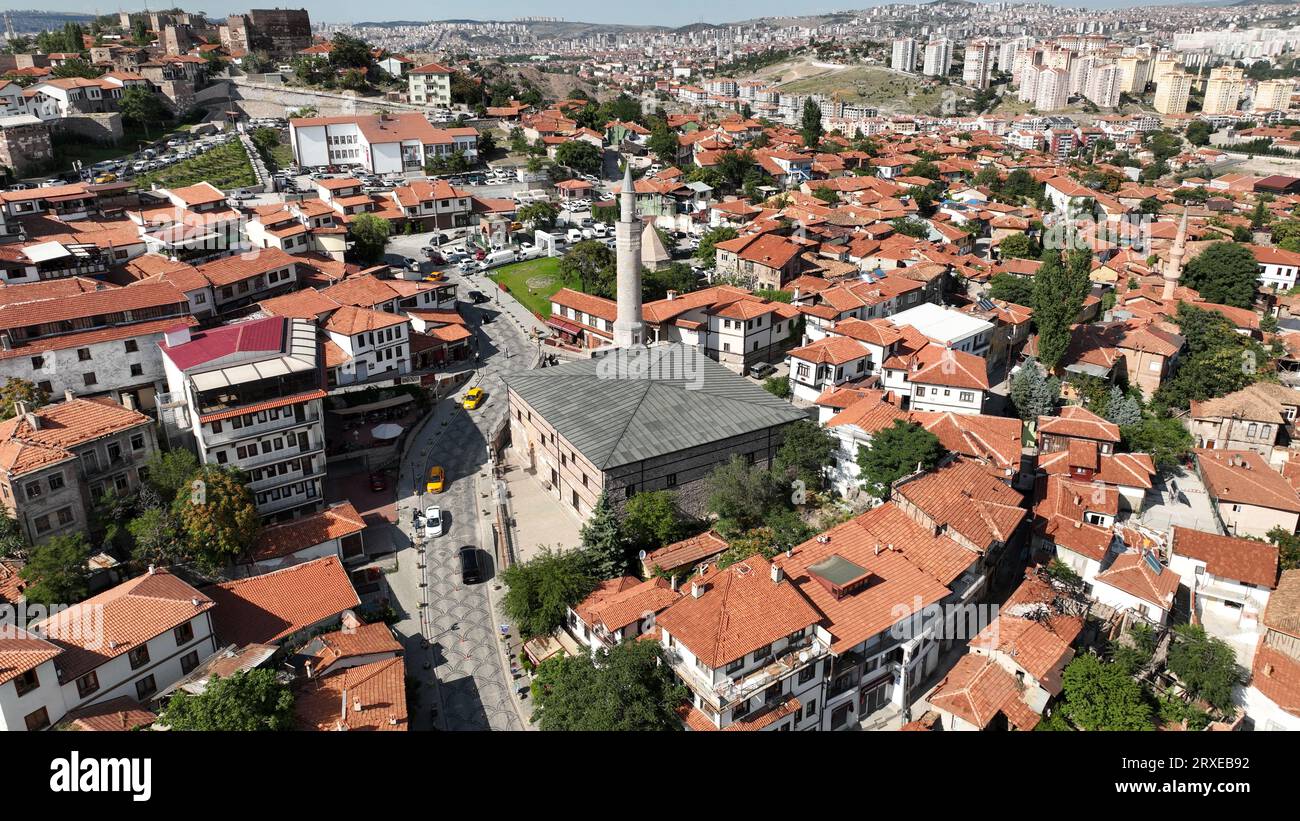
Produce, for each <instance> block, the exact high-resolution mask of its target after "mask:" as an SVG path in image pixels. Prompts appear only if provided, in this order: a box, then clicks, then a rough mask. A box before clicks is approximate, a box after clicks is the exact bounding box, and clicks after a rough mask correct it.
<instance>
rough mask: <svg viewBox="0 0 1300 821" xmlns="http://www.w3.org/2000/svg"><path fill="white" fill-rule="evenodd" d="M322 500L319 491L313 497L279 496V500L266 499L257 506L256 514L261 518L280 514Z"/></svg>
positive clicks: (297, 494)
mask: <svg viewBox="0 0 1300 821" xmlns="http://www.w3.org/2000/svg"><path fill="white" fill-rule="evenodd" d="M307 481H309V482H313V483H315V482H317V481H318V480H317V479H309V480H307ZM321 499H322V497H321V493H320V489H319V488H317V489H316V495H315V496H308V495H307V494H306V493H295V494H292V495H290V496H281V497H280V498H279V499H268V500H267V501H265V502H263V503H262V504H259V505H258V506H257V512H258V514H259V515H261V516H270V515H271V514H273V513H280V512H283V511H285V510H292V509H293V508H295V507H302V506H303V505H311V504H316V503H318V502H320V501H321Z"/></svg>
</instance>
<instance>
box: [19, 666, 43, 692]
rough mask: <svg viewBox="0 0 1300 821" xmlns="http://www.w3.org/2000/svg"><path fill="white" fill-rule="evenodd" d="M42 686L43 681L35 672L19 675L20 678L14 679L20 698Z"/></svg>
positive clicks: (30, 671)
mask: <svg viewBox="0 0 1300 821" xmlns="http://www.w3.org/2000/svg"><path fill="white" fill-rule="evenodd" d="M40 686H41V680H40V678H39V677H38V676H37V675H36V671H35V670H28V671H27V672H25V673H21V674H19V676H18V677H17V678H15V679H14V689H16V690H17V691H18V695H20V696H25V695H27V694H28V693H30V692H31V691H32V690H35V689H36V688H37V687H40Z"/></svg>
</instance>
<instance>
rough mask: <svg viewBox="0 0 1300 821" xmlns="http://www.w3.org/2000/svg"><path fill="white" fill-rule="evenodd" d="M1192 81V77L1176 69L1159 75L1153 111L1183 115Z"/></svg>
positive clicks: (1185, 110)
mask: <svg viewBox="0 0 1300 821" xmlns="http://www.w3.org/2000/svg"><path fill="white" fill-rule="evenodd" d="M1158 65H1159V63H1157V66H1158ZM1193 79H1194V78H1193V77H1192V75H1190V74H1186V73H1184V72H1182V71H1179V70H1176V69H1171V70H1169V71H1167V72H1164V73H1163V74H1161V75H1160V78H1159V79H1158V80H1156V98H1155V102H1154V103H1153V106H1154V108H1155V110H1156V111H1158V112H1159V113H1161V114H1185V113H1186V112H1187V97H1188V95H1189V94H1191V92H1192V80H1193Z"/></svg>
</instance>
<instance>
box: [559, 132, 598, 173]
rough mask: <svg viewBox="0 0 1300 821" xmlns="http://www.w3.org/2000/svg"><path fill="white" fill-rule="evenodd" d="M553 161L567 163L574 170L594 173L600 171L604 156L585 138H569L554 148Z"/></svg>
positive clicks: (561, 163)
mask: <svg viewBox="0 0 1300 821" xmlns="http://www.w3.org/2000/svg"><path fill="white" fill-rule="evenodd" d="M555 161H556V162H557V163H559V164H560V165H567V166H568V167H569V168H572V169H573V170H574V171H581V172H582V173H584V174H595V173H597V172H598V171H600V167H601V165H602V164H603V163H604V156H603V155H602V153H601V150H600V149H599V148H597V147H596V146H594V145H592V144H591V143H589V142H587V141H586V140H569V141H568V142H567V143H560V145H559V147H558V148H556V149H555Z"/></svg>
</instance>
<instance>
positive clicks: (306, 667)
mask: <svg viewBox="0 0 1300 821" xmlns="http://www.w3.org/2000/svg"><path fill="white" fill-rule="evenodd" d="M302 666H303V669H304V670H306V671H307V678H311V661H305V662H303V665H302Z"/></svg>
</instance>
